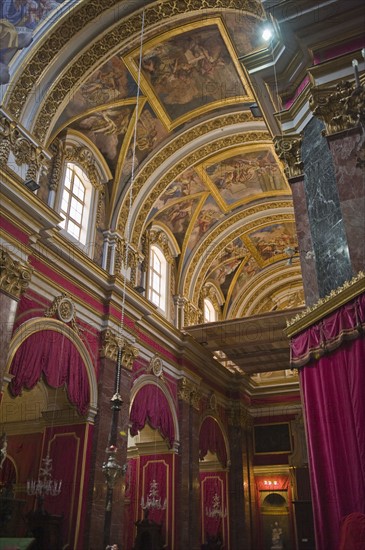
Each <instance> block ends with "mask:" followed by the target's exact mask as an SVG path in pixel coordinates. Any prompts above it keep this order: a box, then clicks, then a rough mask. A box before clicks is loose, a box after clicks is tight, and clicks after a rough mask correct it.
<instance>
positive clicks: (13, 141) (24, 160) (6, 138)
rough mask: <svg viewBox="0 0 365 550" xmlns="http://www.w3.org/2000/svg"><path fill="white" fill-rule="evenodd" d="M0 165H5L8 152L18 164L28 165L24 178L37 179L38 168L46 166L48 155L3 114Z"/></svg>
mask: <svg viewBox="0 0 365 550" xmlns="http://www.w3.org/2000/svg"><path fill="white" fill-rule="evenodd" d="M0 138H1V143H0V167H4V166H6V165H7V163H8V161H9V156H10V153H12V154H13V155H14V159H15V162H16V163H17V165H18V166H21V165H22V164H27V165H28V171H27V173H26V176H25V179H26V180H27V179H33V180H36V179H37V175H38V172H39V170H40V169H41V168H42V169H45V168H47V165H48V161H49V159H48V155H46V153H45V152H44V151H43V149H42V148H41V147H39V146H37V145H36V144H35V143H34V142H33V141H32V140H31V139H30V138H29V137H28V136H27V135H26V133H25V132H24V130H23V129H22V128H21V127H20V126H18V125H17V124H16V123H15V122H13V121H11V120H10V119H9V118H8V117H7V116H5V115H4V114H3V115H2V116H1V117H0Z"/></svg>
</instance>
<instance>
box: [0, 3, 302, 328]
mask: <svg viewBox="0 0 365 550" xmlns="http://www.w3.org/2000/svg"><path fill="white" fill-rule="evenodd" d="M112 3H113V2H112V1H111V4H112ZM61 4H62V2H49V3H47V4H46V3H42V4H41V0H34V5H37V6H39V7H40V6H41V5H42V8H41V7H40V9H39V10H38V11H37V17H36V18H35V19H34V20H33V21H31V14H30V10H29V6H28V4H26V5H24V6H23V8H22V9H23V12H22V14H23V16H24V17H23V21H25V24H24V28H25V31H24V32H25V36H24V40H25V41H24V46H23V45H22V39H21V38H22V35H21V32H23V31H21V29H20V26H19V25H20V22H21V19H20V15H21V14H20V8H17V7H16V6H17V4H16V3H15V0H6V1H5V4H4V5H5V11H4V8H3V21H2V22H1V30H2V31H4V32H5V31H8V32H9V33H10V34H9V37H10V36H11V33H13V35H12V36H17V37H18V46H17V48H23V47H24V48H27V40H28V41H29V40H30V41H31V40H33V38H34V36H36V32H37V29H38V28H44V29H46V28H47V25H49V26H51V25H52V24H53V25H54V31H53V35H52V36H53V37H54V36H56V35H57V37H58V38H57V40H59V44H60V46H59V47H61V46H62V44H61V43H63V41H64V40H66V38H64V35H63V34H62V32H60V31H61V29H63V31H64V32H66V31H65V27H64V26H63V23H62V21H61V20H59V21H57V18H56V17H55V16H54V14H55V13H56V11H55V10H57V9H58V10H60V9H61V7H62V6H61ZM167 4H169V3H168V2H165V1H160V2H155V3H153V2H144V3H141V5H144V6H145V23H144V24H142V23H141V21H142V11H141V10H140V11H139V12H138V13H137V12H135V13H134V14H133V15H132V16H131V19H130V20H128V24H127V23H126V24H125V25H124V27H123V26H122V24H121V23H120V21H117V20H115V21H113V24H112V25H110V28H109V29H108V28H107V27H105V28H103V29H102V30H100V33H99V34H97V33H96V30H95V28H94V29H93V30H92V31H91V30H90V32H93V33H94V34H93V37H92V38H91V39H90V42H89V43H88V42H87V40H86V39H84V38H83V40H84V42H83V48H84V50H83V53H82V55H80V56H78V57H77V56H75V58H74V59H70V60H69V63H68V66H67V68H66V67H65V68H64V69H63V73H62V74H60V75H58V74H57V75H54V78H52V79H50V80H52V84H51V85H50V90H49V94H48V95H47V97H45V98H44V101H43V103H42V104H41V105H40V106H39V107H37V108H39V113H40V114H39V117H38V120H37V121H36V123H35V131H36V134H37V132H38V134H37V135H38V136H44V139H45V142H46V145H47V146H51V145H52V143H53V142H54V140H56V139H57V138H58V137H62V136H64V135H71V136H74V137H75V139H76V138H78V139H80V140H82V141H83V143H86V144H87V145H88V146H89V147H90V148H91V149H93V151H94V153H95V155H96V156H97V157H98V158H100V159H101V160H102V163H103V165H106V166H108V169H109V175H110V176H111V177H110V180H109V181H108V182H107V183H106V188H107V193H106V197H107V201H108V203H107V204H106V205H105V211H106V219H105V226H106V227H110V228H111V229H112V230H116V231H118V232H119V233H120V234H121V236H123V237H125V238H126V240H131V241H132V244H133V246H135V247H139V246H140V244H141V243H140V241H138V240H136V239H135V235H138V236H139V237H138V238H140V236H141V235H142V234H143V233H144V231H145V230H147V229H149V228H154V229H156V228H158V229H160V230H163V231H164V232H165V233H166V234H167V235H168V236H169V237H170V239H171V240H172V241H173V243H174V250H175V265H176V278H175V281H176V288H175V290H174V292H175V294H177V295H182V296H185V297H186V298H187V299H188V300H190V301H191V302H192V303H193V304H195V305H197V304H198V302H199V300H200V298H201V296H202V291H203V290H204V288H207V287H209V286H211V287H212V288H213V287H214V289H215V290H216V292H217V295H218V296H219V300H220V307H221V313H220V315H221V318H222V320H224V319H232V318H235V317H238V316H243V317H244V316H246V315H252V314H256V313H263V312H264V313H265V312H268V311H276V310H285V309H288V308H297V307H300V306H301V305H302V304H303V303H304V298H303V288H302V282H301V275H300V267H299V258H298V254H297V238H296V230H295V224H294V213H293V206H292V200H291V190H290V187H289V185H288V182H287V180H286V177H285V175H284V171H283V166H282V164H281V163H280V161H279V160H278V158H277V156H276V153H275V150H274V146H273V143H272V137H273V135H272V133H271V130H270V129H269V128H268V126H267V124H266V122H265V120H264V119H263V118H262V117H258V118H257V117H254V116H253V115H252V113H251V111H250V106H251V105H252V104H253V103H255V102H257V101H258V98H257V96H256V92H255V87H254V85H253V83H252V81H251V79H250V75H249V73H248V71H247V70H246V68H245V66H244V64H243V62H242V58H244V57H245V56H248V55H251V54H254V53H255V52H259V51H260V50H262V48H263V47H265V45H264V43H263V41H262V39H261V35H260V33H259V32H258V29H259V28H260V26H261V24H262V21H263V17H262V8H261V3H260V2H254V1H252V2H244V5H245V6H246V9H233V8H232V9H229V10H227V9H226V10H221V9H220V8H219V6H218V4H219V2H218V3H217V6H218V7H216V8H214V9H213V8H212V9H207V10H206V11H205V12H204V13H203V12H202V10H201V9H200V8H199V9H198V8H191V9H190V8H189V5H190V4H189V2H179V3H176V5H175V4H174V6H175V8H176V10H178V11H179V14H178V13H177V12H176V17H175V16H174V15H171V17H170V18H169V17H166V18H164V17H161V13H162V12H163V6H164V5H167ZM233 4H234V3H233ZM233 4H232V5H233ZM70 5H71V4H70ZM108 5H109V4H108ZM240 5H241V4H240ZM155 8H156V10H157V11H156V10H155V11H153V10H154V9H155ZM83 9H84V8H83V2H81V3H80V14H81V12H82V10H83ZM85 9H86V8H85ZM95 9H102V8H101V4H98V6H97V8H95ZM158 10H160V11H158ZM157 13H159V14H160V15H156V14H157ZM52 14H53V15H52ZM52 17H53V19H52ZM158 18H159V19H158ZM70 21H71V20H70ZM126 21H127V20H126ZM157 23H158V24H157ZM78 25H79V22H78V20H76V19H75V20H74V22H72V25H71V27H72V29H74V30H73V32H75V36H77V32H78V30H77V29H78ZM80 25H81V23H80ZM143 25H144V29H143V32H141V27H143ZM71 27H70V28H71ZM82 28H83V27H82V25H81V26H80V29H81V30H82ZM52 30H53V29H52ZM67 32H68V31H67ZM70 32H71V31H70ZM128 33H129V34H128ZM50 34H51V33H50ZM80 36H81V35H80ZM27 37H28V38H27ZM120 37H124V38H123V39H121V38H120ZM9 40H10V38H9ZM4 43H5V42H4V41H2V43H1V45H2V46H3V44H4ZM29 43H30V42H29ZM42 47H43V46H42ZM41 49H42V48H41V47H40V53H39V56H41V54H42V52H41ZM12 55H14V52H13V54H12ZM42 55H44V53H43V54H42ZM9 59H10V57H9ZM5 61H6V63H8V61H7V60H5ZM37 71H41V67H38V65H37V64H34V71H33V72H34V74H36V73H37ZM3 78H4V80H6V78H7V76H6V67H5V68H4V72H3ZM138 82H139V83H140V86H139V90H138ZM19 105H20V104H18V105H17V107H16V108H17V109H18V108H20V107H19ZM49 113H51V114H49ZM45 120H46V121H48V122H47V123H48V127H47V128H46V127H45V124H44V121H45ZM288 250H290V251H294V252H290V255H289V253H288Z"/></svg>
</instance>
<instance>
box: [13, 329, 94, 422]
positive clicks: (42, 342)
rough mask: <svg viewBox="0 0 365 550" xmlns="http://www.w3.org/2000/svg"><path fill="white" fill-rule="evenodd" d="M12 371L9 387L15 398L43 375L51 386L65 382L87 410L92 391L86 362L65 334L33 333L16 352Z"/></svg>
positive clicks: (77, 403)
mask: <svg viewBox="0 0 365 550" xmlns="http://www.w3.org/2000/svg"><path fill="white" fill-rule="evenodd" d="M10 374H12V375H13V379H12V380H11V382H10V384H9V390H10V392H11V394H12V395H13V396H14V397H16V396H18V395H20V394H21V392H22V389H23V388H26V389H27V390H31V389H32V388H34V386H35V385H36V384H37V382H38V381H39V380H40V379H41V377H42V375H43V376H44V379H45V381H46V382H47V384H48V385H49V386H51V387H52V388H60V387H61V386H64V385H66V388H67V395H68V398H69V400H70V401H71V403H72V404H73V405H75V407H76V408H77V410H78V412H79V413H80V414H81V415H85V414H86V413H87V411H88V407H89V402H90V390H89V381H88V376H87V372H86V369H85V365H84V362H83V360H82V358H81V356H80V354H79V352H78V350H77V349H76V347H75V345H74V344H73V343H72V342H71V340H69V339H68V338H67V337H66V336H65V335H64V334H61V333H59V332H55V331H52V330H40V331H39V332H36V333H34V334H31V335H30V336H29V337H28V338H27V339H26V340H25V341H24V342H23V343H22V345H21V346H20V347H19V349H18V351H17V352H16V354H15V356H14V359H13V361H12V364H11V368H10Z"/></svg>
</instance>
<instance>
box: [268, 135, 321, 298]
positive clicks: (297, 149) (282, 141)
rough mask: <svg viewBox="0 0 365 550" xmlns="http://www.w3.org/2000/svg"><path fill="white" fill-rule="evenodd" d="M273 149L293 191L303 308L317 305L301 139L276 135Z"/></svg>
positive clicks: (299, 137)
mask: <svg viewBox="0 0 365 550" xmlns="http://www.w3.org/2000/svg"><path fill="white" fill-rule="evenodd" d="M275 149H276V153H277V154H278V157H279V158H280V160H282V161H283V163H284V170H285V174H286V176H287V178H288V182H289V185H290V187H291V191H292V196H293V206H294V213H295V224H296V230H297V237H298V246H299V257H300V266H301V270H302V276H303V287H304V296H305V302H306V305H307V306H311V305H313V304H314V303H316V302H317V300H318V298H319V290H318V281H317V272H316V262H315V254H314V246H313V239H312V235H311V230H310V219H309V213H308V207H307V198H306V193H305V186H304V174H303V162H302V150H301V149H302V137H301V136H299V135H294V134H293V135H288V136H279V137H277V138H275Z"/></svg>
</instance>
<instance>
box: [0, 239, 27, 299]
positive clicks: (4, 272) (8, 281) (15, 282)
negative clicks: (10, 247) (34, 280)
mask: <svg viewBox="0 0 365 550" xmlns="http://www.w3.org/2000/svg"><path fill="white" fill-rule="evenodd" d="M32 272H33V269H32V268H31V267H30V265H28V264H26V263H22V262H20V261H18V260H13V258H12V257H11V256H10V254H9V253H8V252H7V251H6V250H4V249H3V248H0V290H1V291H2V292H4V293H6V294H9V295H10V296H11V297H12V298H14V299H15V300H18V299H19V298H20V296H21V295H22V293H23V292H25V291H26V290H27V288H28V286H29V283H30V280H31V276H32Z"/></svg>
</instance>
